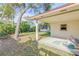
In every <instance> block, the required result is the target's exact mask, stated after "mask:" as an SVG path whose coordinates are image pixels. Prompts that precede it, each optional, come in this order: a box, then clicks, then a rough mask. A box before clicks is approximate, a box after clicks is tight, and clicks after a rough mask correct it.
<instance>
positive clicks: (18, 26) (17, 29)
mask: <svg viewBox="0 0 79 59" xmlns="http://www.w3.org/2000/svg"><path fill="white" fill-rule="evenodd" d="M26 10H27V8H25V9H22V10H21V12H20V16H19V18H18V21H17V24H16V29H15V39H16V40H18V36H19V31H20V23H21V19H22V16H23V14H24V13H25V12H26Z"/></svg>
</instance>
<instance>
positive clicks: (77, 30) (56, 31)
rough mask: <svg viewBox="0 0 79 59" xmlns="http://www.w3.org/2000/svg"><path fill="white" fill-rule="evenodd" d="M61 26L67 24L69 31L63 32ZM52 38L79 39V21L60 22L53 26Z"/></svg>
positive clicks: (52, 24) (54, 23) (53, 23)
mask: <svg viewBox="0 0 79 59" xmlns="http://www.w3.org/2000/svg"><path fill="white" fill-rule="evenodd" d="M61 24H67V31H61V30H60V26H61ZM50 25H51V36H56V37H61V38H70V37H71V36H73V37H75V38H78V39H79V20H74V21H73V20H72V21H58V22H52V23H51V24H50Z"/></svg>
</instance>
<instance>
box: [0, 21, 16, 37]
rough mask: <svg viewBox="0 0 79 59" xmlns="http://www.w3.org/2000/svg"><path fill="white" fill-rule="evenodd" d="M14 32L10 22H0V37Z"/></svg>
mask: <svg viewBox="0 0 79 59" xmlns="http://www.w3.org/2000/svg"><path fill="white" fill-rule="evenodd" d="M14 32H15V26H14V25H12V24H10V23H9V24H7V23H6V24H4V23H2V22H0V37H2V36H6V35H8V34H12V33H14Z"/></svg>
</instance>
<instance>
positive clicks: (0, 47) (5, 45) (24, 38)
mask: <svg viewBox="0 0 79 59" xmlns="http://www.w3.org/2000/svg"><path fill="white" fill-rule="evenodd" d="M39 35H40V37H41V38H43V37H47V33H45V32H40V33H39ZM19 38H20V41H16V40H14V39H13V38H12V37H8V38H7V39H4V40H2V39H0V56H40V55H39V51H40V50H39V49H38V43H37V42H36V41H35V40H33V39H35V33H34V32H30V33H29V32H28V33H21V34H20V37H19ZM53 55H55V54H53Z"/></svg>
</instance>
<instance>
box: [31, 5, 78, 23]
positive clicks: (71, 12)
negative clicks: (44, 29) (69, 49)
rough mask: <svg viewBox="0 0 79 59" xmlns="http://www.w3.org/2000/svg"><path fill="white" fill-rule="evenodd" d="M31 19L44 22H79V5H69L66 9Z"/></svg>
mask: <svg viewBox="0 0 79 59" xmlns="http://www.w3.org/2000/svg"><path fill="white" fill-rule="evenodd" d="M30 19H34V20H35V19H36V20H41V21H44V22H52V21H64V20H79V4H69V5H67V6H65V7H62V8H59V9H56V10H52V11H49V12H46V13H43V14H39V15H37V16H33V17H30Z"/></svg>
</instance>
